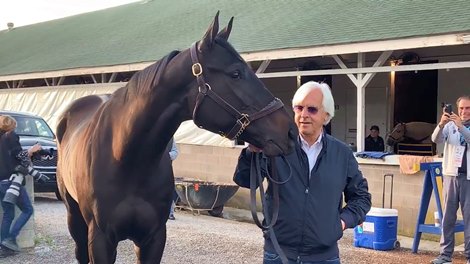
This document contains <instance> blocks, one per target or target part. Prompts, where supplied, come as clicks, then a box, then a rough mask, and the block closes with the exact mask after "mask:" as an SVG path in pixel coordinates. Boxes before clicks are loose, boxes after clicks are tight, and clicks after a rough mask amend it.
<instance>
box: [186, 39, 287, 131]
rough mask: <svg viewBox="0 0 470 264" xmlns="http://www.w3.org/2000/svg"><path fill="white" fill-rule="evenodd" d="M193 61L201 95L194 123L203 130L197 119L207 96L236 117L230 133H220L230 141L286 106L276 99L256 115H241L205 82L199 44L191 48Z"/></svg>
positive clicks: (195, 111)
mask: <svg viewBox="0 0 470 264" xmlns="http://www.w3.org/2000/svg"><path fill="white" fill-rule="evenodd" d="M190 51H191V60H192V62H193V65H192V66H191V70H192V72H193V75H194V76H195V77H196V80H197V83H198V87H199V88H198V89H199V93H198V95H197V97H196V104H195V106H194V110H193V121H194V123H195V124H196V125H197V126H199V127H201V128H202V124H201V123H200V122H199V120H198V119H197V113H198V109H199V106H200V105H201V104H202V101H203V100H204V98H206V95H207V96H209V97H210V98H211V99H212V100H213V101H214V102H216V103H217V104H218V105H219V106H221V107H222V108H224V109H225V110H226V111H227V112H229V113H230V114H231V115H232V116H234V117H235V119H236V121H235V125H233V127H232V128H231V129H230V131H228V132H224V131H222V132H220V134H221V135H222V136H223V137H226V138H229V139H236V138H238V137H239V136H240V135H241V134H242V133H243V131H245V129H246V128H247V127H248V125H250V124H251V123H252V122H253V121H255V120H257V119H259V118H261V117H263V116H266V115H269V114H271V113H273V112H274V111H276V110H278V109H280V108H282V107H283V106H284V104H283V103H282V102H281V100H279V98H274V100H272V101H271V102H270V103H269V104H268V105H266V106H265V107H264V108H263V109H261V110H260V111H258V112H256V113H254V114H251V115H250V114H248V113H240V112H239V111H238V110H237V109H235V107H233V106H232V105H231V104H229V103H228V102H227V101H225V100H224V99H223V98H222V97H220V96H219V95H218V94H216V93H215V92H214V91H213V90H212V88H211V86H210V85H209V84H208V83H207V82H206V81H205V79H204V74H203V71H202V65H201V63H199V59H198V56H197V42H195V43H193V45H192V46H191V49H190Z"/></svg>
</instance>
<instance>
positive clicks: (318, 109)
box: [293, 89, 328, 140]
mask: <svg viewBox="0 0 470 264" xmlns="http://www.w3.org/2000/svg"><path fill="white" fill-rule="evenodd" d="M322 101H323V94H322V92H321V91H320V90H319V89H315V90H313V91H311V92H310V93H309V94H308V95H307V96H306V97H305V98H304V99H303V100H302V101H300V102H298V103H297V105H294V106H293V107H294V121H295V124H296V125H297V127H298V128H299V132H300V134H301V135H302V136H303V138H304V139H305V140H316V138H317V137H318V136H319V135H320V133H321V131H322V127H323V123H324V122H325V121H326V120H327V118H328V113H327V112H325V110H324V109H323V106H322Z"/></svg>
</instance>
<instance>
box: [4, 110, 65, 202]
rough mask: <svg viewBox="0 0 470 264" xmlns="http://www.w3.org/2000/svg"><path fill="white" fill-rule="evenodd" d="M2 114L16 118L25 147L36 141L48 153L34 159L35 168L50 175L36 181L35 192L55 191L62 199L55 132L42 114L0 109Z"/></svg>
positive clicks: (17, 132)
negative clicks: (57, 173) (57, 177)
mask: <svg viewBox="0 0 470 264" xmlns="http://www.w3.org/2000/svg"><path fill="white" fill-rule="evenodd" d="M0 115H9V116H11V117H13V118H14V119H15V120H16V123H17V125H16V129H15V132H16V134H18V136H19V137H20V143H21V146H22V147H23V149H29V148H30V147H31V146H33V145H34V144H36V143H39V144H41V146H42V149H43V150H44V151H43V152H44V153H46V155H41V156H36V155H35V157H34V158H33V159H32V161H33V165H34V168H35V169H36V170H38V171H39V172H41V173H43V174H45V175H46V176H47V177H49V180H48V181H46V182H44V183H39V182H36V181H35V182H34V192H54V193H55V194H56V196H57V199H59V200H61V198H60V194H59V191H58V189H57V181H56V170H57V144H56V141H55V135H54V132H52V130H51V128H50V127H49V125H48V124H47V123H46V121H44V119H43V118H42V117H40V116H36V115H33V114H29V113H24V112H12V111H0Z"/></svg>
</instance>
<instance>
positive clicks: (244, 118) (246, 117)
mask: <svg viewBox="0 0 470 264" xmlns="http://www.w3.org/2000/svg"><path fill="white" fill-rule="evenodd" d="M237 122H238V123H241V130H242V131H243V130H244V129H245V128H246V127H247V126H248V125H249V124H250V122H251V121H250V116H249V115H248V114H242V116H241V117H240V118H239V119H238V120H237Z"/></svg>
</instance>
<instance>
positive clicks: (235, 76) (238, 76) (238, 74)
mask: <svg viewBox="0 0 470 264" xmlns="http://www.w3.org/2000/svg"><path fill="white" fill-rule="evenodd" d="M232 78H233V79H241V78H242V73H241V72H240V71H239V70H236V71H233V72H232Z"/></svg>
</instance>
